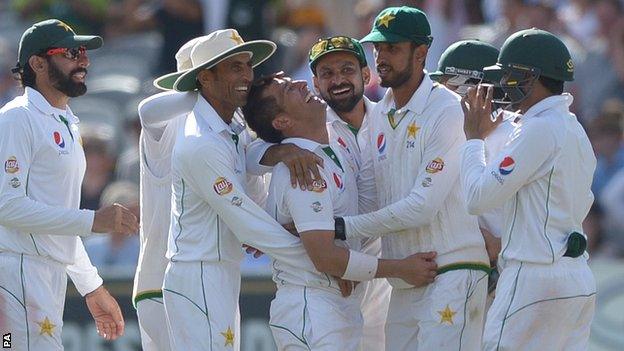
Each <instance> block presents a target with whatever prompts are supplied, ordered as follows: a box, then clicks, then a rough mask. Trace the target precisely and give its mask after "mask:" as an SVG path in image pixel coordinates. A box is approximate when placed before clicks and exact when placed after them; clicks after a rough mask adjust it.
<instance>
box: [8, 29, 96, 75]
mask: <svg viewBox="0 0 624 351" xmlns="http://www.w3.org/2000/svg"><path fill="white" fill-rule="evenodd" d="M102 43H103V40H102V38H101V37H99V36H96V35H76V33H75V32H74V30H73V29H71V27H70V26H68V25H67V24H65V23H64V22H62V21H59V20H57V19H49V20H45V21H41V22H37V23H35V24H33V25H32V27H30V28H28V29H26V31H25V32H24V34H22V39H20V43H19V50H18V54H17V56H18V58H17V60H18V64H19V65H20V67H24V66H25V65H26V63H27V62H28V59H29V58H30V57H31V56H32V55H37V54H40V53H42V52H43V51H44V50H45V49H48V48H75V47H78V46H84V47H85V48H86V49H87V50H91V49H97V48H99V47H100V46H102Z"/></svg>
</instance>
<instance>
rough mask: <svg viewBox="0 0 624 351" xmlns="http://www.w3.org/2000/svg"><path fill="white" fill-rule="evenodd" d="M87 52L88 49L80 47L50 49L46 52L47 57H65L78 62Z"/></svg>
mask: <svg viewBox="0 0 624 351" xmlns="http://www.w3.org/2000/svg"><path fill="white" fill-rule="evenodd" d="M86 52H87V48H85V47H84V46H79V47H75V48H50V49H48V50H46V52H45V54H46V55H47V56H54V55H59V54H60V55H63V56H64V57H65V58H66V59H69V60H73V61H77V60H78V59H79V58H80V57H82V56H84V55H85V54H86Z"/></svg>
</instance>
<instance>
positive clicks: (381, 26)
mask: <svg viewBox="0 0 624 351" xmlns="http://www.w3.org/2000/svg"><path fill="white" fill-rule="evenodd" d="M402 41H412V42H415V43H419V44H425V45H427V46H430V45H431V42H432V41H433V37H432V36H431V26H430V25H429V20H428V19H427V15H425V13H424V12H422V11H420V10H419V9H416V8H413V7H409V6H401V7H388V8H386V9H384V10H382V11H381V12H380V13H379V14H378V15H377V17H376V18H375V21H374V22H373V28H372V29H371V32H370V33H368V35H366V36H365V37H364V38H362V39H361V40H360V42H362V43H368V42H371V43H378V42H388V43H398V42H402Z"/></svg>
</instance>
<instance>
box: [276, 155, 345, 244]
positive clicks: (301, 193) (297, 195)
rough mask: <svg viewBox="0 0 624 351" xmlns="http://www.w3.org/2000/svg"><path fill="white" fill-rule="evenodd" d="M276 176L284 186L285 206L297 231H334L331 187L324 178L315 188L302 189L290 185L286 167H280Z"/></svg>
mask: <svg viewBox="0 0 624 351" xmlns="http://www.w3.org/2000/svg"><path fill="white" fill-rule="evenodd" d="M281 166H283V164H282V165H281ZM274 176H279V178H278V181H279V182H280V184H282V185H283V187H284V206H285V209H286V210H287V211H288V212H289V213H290V217H292V220H293V222H294V224H295V227H296V228H297V232H299V233H303V232H307V231H312V230H329V231H332V232H333V231H334V206H333V202H332V197H331V189H330V188H329V187H328V183H327V181H326V180H325V179H324V178H323V179H320V180H317V181H316V182H315V186H314V188H313V190H301V188H299V187H296V188H293V187H292V186H290V182H289V181H288V179H289V178H290V176H289V175H288V169H287V168H286V167H280V172H279V173H278V174H274ZM322 177H323V176H322ZM325 177H326V176H325Z"/></svg>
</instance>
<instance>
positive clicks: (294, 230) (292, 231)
mask: <svg viewBox="0 0 624 351" xmlns="http://www.w3.org/2000/svg"><path fill="white" fill-rule="evenodd" d="M282 227H284V229H286V230H287V231H288V232H289V233H290V234H292V235H294V236H296V237H297V238H298V237H299V232H297V227H295V223H293V222H290V223H286V224H282Z"/></svg>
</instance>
